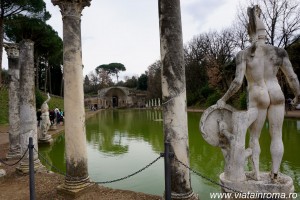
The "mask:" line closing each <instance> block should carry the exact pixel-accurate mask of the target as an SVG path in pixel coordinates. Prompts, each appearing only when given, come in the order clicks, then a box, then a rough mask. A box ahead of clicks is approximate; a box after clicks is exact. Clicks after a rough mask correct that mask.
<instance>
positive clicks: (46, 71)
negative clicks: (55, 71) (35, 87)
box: [44, 63, 48, 93]
mask: <svg viewBox="0 0 300 200" xmlns="http://www.w3.org/2000/svg"><path fill="white" fill-rule="evenodd" d="M45 67H46V69H45V83H44V92H45V93H47V83H48V63H47V64H45Z"/></svg>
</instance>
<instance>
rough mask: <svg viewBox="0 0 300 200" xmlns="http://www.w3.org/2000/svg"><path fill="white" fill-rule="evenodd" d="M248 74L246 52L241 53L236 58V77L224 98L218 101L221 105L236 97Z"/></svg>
mask: <svg viewBox="0 0 300 200" xmlns="http://www.w3.org/2000/svg"><path fill="white" fill-rule="evenodd" d="M245 72H246V61H245V59H244V52H243V51H241V52H239V53H238V55H237V56H236V71H235V77H234V79H233V81H232V82H231V84H230V86H229V89H228V90H227V92H226V93H225V94H224V96H223V97H222V98H221V99H220V100H219V101H218V102H219V103H220V102H221V101H222V102H226V101H227V100H228V99H229V98H230V97H231V96H232V95H234V94H235V93H236V92H237V91H238V90H239V89H240V87H241V86H242V83H243V79H244V76H245Z"/></svg>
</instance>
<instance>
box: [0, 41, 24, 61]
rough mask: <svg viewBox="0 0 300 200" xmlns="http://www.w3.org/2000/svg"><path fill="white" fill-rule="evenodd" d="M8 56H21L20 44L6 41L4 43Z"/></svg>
mask: <svg viewBox="0 0 300 200" xmlns="http://www.w3.org/2000/svg"><path fill="white" fill-rule="evenodd" d="M3 46H4V48H5V51H6V53H7V57H8V58H19V55H20V51H19V44H16V43H4V44H3Z"/></svg>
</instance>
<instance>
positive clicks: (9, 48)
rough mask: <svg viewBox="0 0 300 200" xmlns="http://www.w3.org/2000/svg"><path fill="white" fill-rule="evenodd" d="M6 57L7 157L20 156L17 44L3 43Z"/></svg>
mask: <svg viewBox="0 0 300 200" xmlns="http://www.w3.org/2000/svg"><path fill="white" fill-rule="evenodd" d="M4 47H5V50H6V53H7V58H8V74H9V76H10V81H9V94H8V97H9V115H8V119H9V131H8V132H9V150H8V153H7V155H6V158H7V159H12V158H18V157H20V155H21V154H20V96H19V92H20V91H19V87H20V65H19V53H20V52H19V45H18V44H13V43H5V44H4Z"/></svg>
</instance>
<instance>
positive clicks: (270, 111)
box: [217, 6, 300, 180]
mask: <svg viewBox="0 0 300 200" xmlns="http://www.w3.org/2000/svg"><path fill="white" fill-rule="evenodd" d="M260 13H261V10H260V8H259V7H258V6H254V7H253V8H248V16H249V24H248V33H249V36H250V39H251V42H252V44H251V46H250V47H249V48H247V49H245V50H242V51H240V52H239V53H238V54H237V56H236V73H235V78H234V80H233V81H232V83H231V85H230V87H229V89H228V91H227V92H226V93H225V95H224V96H223V97H222V98H221V99H220V100H219V101H218V102H217V104H218V105H220V106H221V105H224V104H225V102H226V101H227V100H228V99H229V98H230V97H231V96H232V95H233V94H234V93H236V92H237V91H238V90H239V88H240V87H241V85H242V82H243V79H244V76H245V77H246V79H247V82H248V92H249V108H248V109H250V108H257V110H258V115H257V116H258V117H257V119H256V120H255V121H254V122H253V124H252V125H251V126H250V127H249V130H250V148H251V149H252V166H253V176H254V177H253V178H254V179H256V180H259V179H260V177H259V155H260V145H259V137H260V133H261V130H262V128H263V125H264V122H265V119H266V117H268V120H269V132H270V135H271V146H270V151H271V156H272V171H271V178H272V179H273V180H274V179H276V178H277V175H278V172H279V167H280V163H281V160H282V156H283V142H282V124H283V120H284V109H285V97H284V94H283V92H282V90H281V88H280V85H279V83H278V80H277V77H276V74H277V72H278V70H279V68H280V69H281V70H282V71H283V73H284V75H285V76H286V79H287V81H288V83H289V86H290V87H291V89H292V91H293V93H294V95H295V99H294V100H293V103H294V104H296V103H298V101H299V97H300V88H299V80H298V78H297V75H296V74H295V73H294V71H293V68H292V65H291V62H290V60H289V58H288V54H287V52H286V51H285V50H284V49H281V48H278V47H274V46H271V45H267V44H265V40H266V30H265V26H264V24H263V22H262V21H261V19H260V18H259V17H260Z"/></svg>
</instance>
